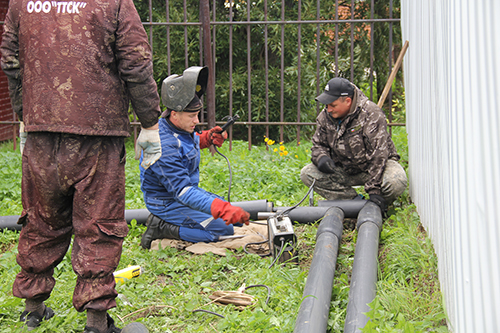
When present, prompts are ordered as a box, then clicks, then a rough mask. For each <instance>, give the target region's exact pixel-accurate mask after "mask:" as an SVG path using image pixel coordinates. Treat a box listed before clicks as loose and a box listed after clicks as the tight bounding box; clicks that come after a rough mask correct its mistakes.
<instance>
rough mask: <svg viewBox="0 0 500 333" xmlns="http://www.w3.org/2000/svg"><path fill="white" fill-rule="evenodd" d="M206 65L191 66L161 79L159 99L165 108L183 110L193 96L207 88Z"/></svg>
mask: <svg viewBox="0 0 500 333" xmlns="http://www.w3.org/2000/svg"><path fill="white" fill-rule="evenodd" d="M207 83H208V67H206V66H204V67H201V66H191V67H189V68H187V69H186V70H184V72H183V73H182V75H177V74H172V75H170V76H168V77H167V78H166V79H165V80H163V84H162V86H161V99H162V101H163V104H164V105H165V106H166V107H167V109H170V110H174V111H177V112H180V111H183V110H184V109H185V108H186V106H188V104H189V103H190V102H191V101H192V100H193V99H194V97H195V96H197V97H198V98H201V96H203V94H204V93H205V91H206V90H207Z"/></svg>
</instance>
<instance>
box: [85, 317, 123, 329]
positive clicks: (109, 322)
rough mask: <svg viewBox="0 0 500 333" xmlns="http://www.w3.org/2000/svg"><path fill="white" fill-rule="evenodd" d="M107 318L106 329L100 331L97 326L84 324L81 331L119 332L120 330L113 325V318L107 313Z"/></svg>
mask: <svg viewBox="0 0 500 333" xmlns="http://www.w3.org/2000/svg"><path fill="white" fill-rule="evenodd" d="M107 318H108V329H107V330H106V332H101V331H100V330H98V329H97V328H93V327H88V326H85V329H84V330H83V333H121V331H122V330H121V329H120V328H118V327H116V326H115V321H114V320H113V318H111V316H110V315H109V314H107Z"/></svg>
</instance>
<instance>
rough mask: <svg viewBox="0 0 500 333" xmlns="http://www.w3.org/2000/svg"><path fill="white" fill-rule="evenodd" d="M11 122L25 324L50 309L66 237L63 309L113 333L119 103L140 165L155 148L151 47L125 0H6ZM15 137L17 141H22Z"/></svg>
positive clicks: (121, 171) (94, 329)
mask: <svg viewBox="0 0 500 333" xmlns="http://www.w3.org/2000/svg"><path fill="white" fill-rule="evenodd" d="M1 51H2V58H1V66H2V69H3V70H4V72H5V73H6V74H7V77H8V79H9V91H10V96H11V102H12V106H13V109H14V111H15V112H16V113H17V115H18V117H19V119H20V121H21V130H20V131H21V135H20V136H21V153H22V171H23V176H22V204H23V212H22V214H21V217H20V219H19V222H18V223H19V224H22V225H23V227H22V230H21V233H20V235H19V244H18V252H19V253H18V255H17V263H18V264H19V265H20V266H21V271H20V273H19V274H17V276H16V278H15V281H14V284H13V295H14V296H16V297H19V298H23V299H25V300H26V301H25V310H24V312H23V313H22V314H21V318H20V320H21V321H23V322H25V325H26V326H27V328H28V329H29V330H32V329H34V328H36V327H37V326H39V325H40V323H41V321H44V320H48V319H50V318H51V317H52V316H54V311H53V310H52V309H51V308H50V307H48V306H46V305H45V303H44V301H45V300H47V299H48V298H49V296H50V294H51V292H52V290H53V288H54V285H55V279H54V277H53V273H54V267H56V266H57V265H58V264H59V263H60V262H61V261H62V260H63V258H64V256H65V254H66V252H67V250H68V248H69V246H70V243H71V238H72V235H73V234H74V242H73V248H72V255H71V261H72V265H73V270H74V271H75V273H76V275H77V281H76V286H75V289H74V293H73V305H74V307H75V308H76V310H77V311H79V312H82V311H85V310H86V311H87V323H86V327H85V329H84V332H85V333H105V332H107V333H109V332H121V329H119V328H117V327H115V325H114V321H113V319H112V318H111V317H110V316H109V314H108V313H107V310H108V309H110V308H113V307H115V306H116V300H115V298H116V296H117V292H116V290H115V279H114V276H113V272H114V271H115V269H116V268H117V266H118V263H119V261H120V256H121V251H122V243H123V239H124V237H125V236H126V235H127V233H128V226H127V223H126V221H125V216H124V214H125V159H126V152H125V145H124V139H125V137H127V136H129V135H130V134H129V133H130V122H129V116H128V109H129V102H131V103H132V107H133V109H134V111H135V113H136V114H137V116H138V118H139V121H140V122H141V125H142V129H141V133H140V135H139V138H138V140H137V142H138V148H139V149H143V150H144V156H145V159H144V161H143V166H144V167H146V168H147V167H148V166H149V165H151V164H152V163H154V162H155V161H156V160H157V159H158V158H159V156H160V155H161V146H160V138H159V134H158V117H159V115H160V107H159V96H158V92H157V86H156V83H155V81H154V78H153V65H152V60H151V48H150V46H149V44H148V41H147V35H146V32H145V30H144V28H143V26H142V23H141V19H140V18H139V15H138V13H137V11H136V8H135V6H134V3H133V2H132V0H115V1H97V2H95V1H90V2H50V1H44V2H41V1H36V2H35V1H26V0H11V1H10V3H9V10H8V13H7V17H6V19H5V25H4V33H3V39H2V44H1ZM24 139H25V141H24Z"/></svg>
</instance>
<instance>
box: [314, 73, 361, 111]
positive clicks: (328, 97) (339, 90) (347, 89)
mask: <svg viewBox="0 0 500 333" xmlns="http://www.w3.org/2000/svg"><path fill="white" fill-rule="evenodd" d="M353 95H354V85H353V84H352V83H351V82H349V80H347V79H344V78H342V77H336V78H333V79H331V80H330V81H328V84H327V85H326V87H325V91H323V93H322V94H321V95H319V96H318V97H316V98H315V99H316V100H317V101H319V102H320V103H323V104H326V105H328V104H330V103H333V102H335V101H336V100H337V99H338V98H339V97H342V96H353Z"/></svg>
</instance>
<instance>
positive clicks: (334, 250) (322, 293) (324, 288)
mask: <svg viewBox="0 0 500 333" xmlns="http://www.w3.org/2000/svg"><path fill="white" fill-rule="evenodd" d="M343 220H344V212H343V211H342V209H340V208H338V207H330V208H329V209H328V210H327V211H326V213H325V216H324V218H323V220H322V221H321V223H320V225H319V227H318V231H317V233H316V246H315V247H314V254H313V259H312V262H311V267H310V268H309V275H308V277H307V281H306V285H305V287H304V293H303V299H302V303H301V305H300V309H299V314H298V316H297V320H296V323H295V330H294V333H302V332H304V333H305V332H326V329H327V326H328V315H329V312H330V301H331V297H332V287H333V277H334V275H335V266H336V263H337V256H338V249H339V244H340V241H341V238H342V221H343Z"/></svg>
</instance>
